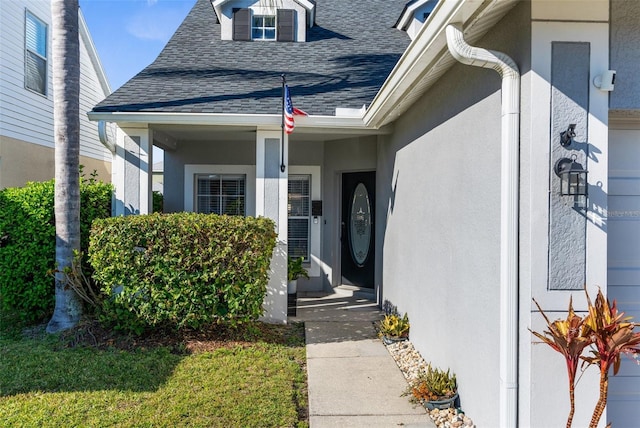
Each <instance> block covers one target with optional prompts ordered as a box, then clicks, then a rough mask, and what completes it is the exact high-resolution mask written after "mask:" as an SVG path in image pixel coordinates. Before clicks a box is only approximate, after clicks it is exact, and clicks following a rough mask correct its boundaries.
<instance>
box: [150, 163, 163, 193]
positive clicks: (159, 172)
mask: <svg viewBox="0 0 640 428" xmlns="http://www.w3.org/2000/svg"><path fill="white" fill-rule="evenodd" d="M152 172H153V180H152V182H153V184H152V186H151V190H152V191H154V192H159V193H163V189H164V162H155V163H154V164H153V170H152Z"/></svg>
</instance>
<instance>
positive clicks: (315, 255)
mask: <svg viewBox="0 0 640 428" xmlns="http://www.w3.org/2000/svg"><path fill="white" fill-rule="evenodd" d="M320 171H321V168H320V166H319V165H290V166H289V171H288V173H289V174H290V175H310V176H311V201H318V200H321V199H322V185H321V183H322V177H321V174H320ZM287 196H288V195H287ZM325 208H326V207H325ZM323 214H326V213H323ZM322 223H323V217H322V216H318V217H314V216H313V215H311V220H310V233H309V253H310V256H309V262H308V264H307V265H308V267H307V271H308V272H309V276H312V277H317V276H320V264H321V263H322V261H321V260H322V259H321V257H320V254H321V251H322V239H321V238H322ZM322 264H323V269H324V270H325V271H326V270H327V268H328V267H327V266H325V265H324V263H322ZM325 273H326V272H325Z"/></svg>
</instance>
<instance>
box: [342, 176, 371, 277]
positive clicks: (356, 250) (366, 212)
mask: <svg viewBox="0 0 640 428" xmlns="http://www.w3.org/2000/svg"><path fill="white" fill-rule="evenodd" d="M375 187H376V173H375V172H350V173H345V174H342V227H341V235H340V241H341V253H342V255H341V266H342V284H347V285H357V286H359V287H366V288H373V277H374V269H375V256H374V248H375V235H374V227H373V225H374V211H375V194H376V188H375Z"/></svg>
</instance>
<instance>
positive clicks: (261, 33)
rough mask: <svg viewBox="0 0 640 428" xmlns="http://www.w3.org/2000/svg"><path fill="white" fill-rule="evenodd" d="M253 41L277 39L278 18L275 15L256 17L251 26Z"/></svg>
mask: <svg viewBox="0 0 640 428" xmlns="http://www.w3.org/2000/svg"><path fill="white" fill-rule="evenodd" d="M251 38H252V39H253V40H275V39H276V17H275V16H274V15H254V16H253V20H252V24H251Z"/></svg>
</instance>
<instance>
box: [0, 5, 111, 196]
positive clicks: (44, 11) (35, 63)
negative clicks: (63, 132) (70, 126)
mask: <svg viewBox="0 0 640 428" xmlns="http://www.w3.org/2000/svg"><path fill="white" fill-rule="evenodd" d="M79 27H80V28H79V33H80V67H81V70H80V163H81V164H82V165H84V172H85V174H86V175H88V174H90V173H91V172H92V171H94V170H95V171H96V172H97V173H98V176H99V177H100V178H101V179H103V180H106V181H110V180H111V153H109V151H108V150H106V149H105V147H104V146H103V145H102V144H101V143H100V140H99V137H98V124H97V123H95V122H90V121H89V119H88V118H87V115H86V113H87V112H88V111H89V110H91V109H92V108H93V106H94V105H95V104H96V103H97V102H99V101H100V100H102V99H104V97H106V96H107V95H109V94H110V93H111V89H110V88H109V83H108V82H107V78H106V76H105V74H104V71H103V69H102V66H101V64H100V59H99V58H98V54H97V52H96V49H95V46H94V45H93V42H92V40H91V36H90V34H89V31H88V29H87V25H86V23H85V21H84V19H83V17H82V13H79ZM51 59H52V53H51V2H50V1H43V0H0V189H2V188H5V187H16V186H22V185H24V184H25V183H26V182H27V181H43V180H50V179H52V178H53V177H54V154H53V152H54V149H53V148H54V138H53V88H52V78H51V71H52V68H53V67H52V64H51Z"/></svg>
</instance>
